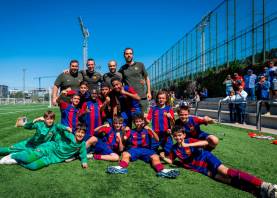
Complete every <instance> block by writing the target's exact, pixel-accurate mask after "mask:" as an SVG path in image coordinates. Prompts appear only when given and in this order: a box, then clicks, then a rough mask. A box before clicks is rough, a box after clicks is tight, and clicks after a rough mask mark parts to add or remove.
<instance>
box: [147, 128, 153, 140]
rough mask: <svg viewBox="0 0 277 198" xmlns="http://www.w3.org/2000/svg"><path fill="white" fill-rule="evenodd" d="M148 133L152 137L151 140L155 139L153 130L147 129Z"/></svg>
mask: <svg viewBox="0 0 277 198" xmlns="http://www.w3.org/2000/svg"><path fill="white" fill-rule="evenodd" d="M147 132H148V134H149V135H150V137H151V138H153V137H154V134H153V132H152V130H150V129H147Z"/></svg>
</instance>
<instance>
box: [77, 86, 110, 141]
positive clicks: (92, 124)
mask: <svg viewBox="0 0 277 198" xmlns="http://www.w3.org/2000/svg"><path fill="white" fill-rule="evenodd" d="M107 103H108V102H104V103H103V104H101V102H100V101H99V100H98V93H97V90H96V89H92V90H91V101H88V102H85V103H84V104H83V106H82V109H81V113H80V121H82V122H84V123H85V125H86V135H85V138H84V140H85V141H87V140H88V139H89V138H90V137H92V136H94V135H97V134H95V130H94V129H95V128H96V127H98V126H100V125H101V124H102V121H101V112H102V111H103V109H104V108H105V107H106V105H107Z"/></svg>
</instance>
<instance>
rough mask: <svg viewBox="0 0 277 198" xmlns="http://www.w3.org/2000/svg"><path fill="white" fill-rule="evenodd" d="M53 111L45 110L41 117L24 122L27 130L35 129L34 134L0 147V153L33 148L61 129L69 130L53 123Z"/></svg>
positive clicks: (5, 153) (48, 139)
mask: <svg viewBox="0 0 277 198" xmlns="http://www.w3.org/2000/svg"><path fill="white" fill-rule="evenodd" d="M54 121H55V113H54V112H53V111H46V112H45V113H44V115H43V117H39V118H36V119H34V120H33V121H32V122H27V123H25V124H24V126H23V127H24V128H25V129H28V130H32V129H36V132H35V134H34V135H33V136H32V137H30V138H28V139H26V140H23V141H20V142H18V143H16V144H13V145H11V146H9V147H0V155H7V154H10V153H15V152H20V151H23V150H26V149H35V148H36V147H37V146H39V145H40V144H42V143H45V142H48V141H50V140H52V139H53V137H54V136H55V135H56V134H57V133H58V131H61V130H67V131H69V132H71V129H70V128H69V127H66V126H63V125H61V124H55V123H54Z"/></svg>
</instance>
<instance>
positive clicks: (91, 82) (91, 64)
mask: <svg viewBox="0 0 277 198" xmlns="http://www.w3.org/2000/svg"><path fill="white" fill-rule="evenodd" d="M87 67H88V69H86V70H85V71H81V73H82V75H83V78H84V81H87V82H88V88H89V91H91V90H93V89H96V90H99V88H100V84H101V82H102V76H101V74H100V73H98V72H96V71H94V68H95V61H94V60H93V59H91V58H90V59H88V60H87Z"/></svg>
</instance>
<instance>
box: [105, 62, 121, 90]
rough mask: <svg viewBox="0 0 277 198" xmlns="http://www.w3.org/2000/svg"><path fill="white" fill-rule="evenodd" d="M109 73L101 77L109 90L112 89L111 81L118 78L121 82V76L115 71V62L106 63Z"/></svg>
mask: <svg viewBox="0 0 277 198" xmlns="http://www.w3.org/2000/svg"><path fill="white" fill-rule="evenodd" d="M108 67H109V71H110V72H108V73H105V74H104V75H103V82H105V83H107V84H108V85H109V86H110V88H111V87H112V84H111V79H112V78H114V77H117V78H120V79H121V80H122V74H121V73H119V72H117V71H116V67H117V63H116V61H115V60H111V61H109V63H108Z"/></svg>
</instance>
